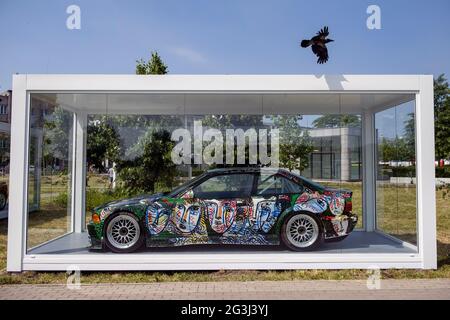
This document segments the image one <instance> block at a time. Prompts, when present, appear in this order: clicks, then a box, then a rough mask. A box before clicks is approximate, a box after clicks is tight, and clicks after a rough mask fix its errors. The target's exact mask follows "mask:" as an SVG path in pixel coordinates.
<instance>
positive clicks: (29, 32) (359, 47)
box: [0, 0, 450, 90]
mask: <svg viewBox="0 0 450 320" xmlns="http://www.w3.org/2000/svg"><path fill="white" fill-rule="evenodd" d="M71 4H76V5H78V6H80V8H81V30H68V29H67V28H66V19H67V17H68V14H67V13H66V8H67V7H68V6H69V5H71ZM370 4H376V5H378V6H380V8H381V26H382V29H381V30H368V29H367V27H366V19H367V17H368V14H367V13H366V9H367V7H368V5H370ZM449 13H450V1H448V0H428V1H406V0H390V1H381V0H372V1H365V0H354V1H351V0H340V1H326V0H321V1H298V0H297V1H294V0H292V1H288V0H285V1H283V0H281V1H263V0H241V1H237V0H227V1H225V0H223V1H213V0H193V1H175V0H169V1H167V0H165V1H138V0H134V1H133V0H128V1H106V0H90V1H84V0H70V1H65V0H59V1H57V0H40V1H23V0H0V39H1V44H2V46H1V50H0V86H1V87H0V90H6V89H9V88H10V87H11V75H12V74H13V73H16V72H18V73H134V67H135V60H136V59H138V58H141V57H142V58H146V57H148V56H149V52H150V50H158V52H159V53H160V54H161V55H162V57H163V59H164V60H165V62H166V63H167V64H168V66H169V71H170V73H173V74H186V73H192V74H214V73H218V74H250V73H254V74H277V73H279V74H311V73H312V74H321V73H328V74H338V73H347V74H350V73H387V74H391V73H399V74H411V73H419V74H434V75H437V74H440V73H446V74H447V75H448V74H449V73H450V61H449V57H450V41H449V40H448V39H449V38H450V36H449V31H450V19H449V18H448V15H449ZM324 25H328V26H329V28H330V33H331V35H330V36H331V38H333V39H335V40H336V41H335V42H334V43H332V44H331V45H330V46H329V47H330V49H329V51H330V56H331V58H330V61H329V62H328V63H327V64H325V65H317V64H316V62H315V61H316V58H315V57H314V56H313V55H312V53H311V51H310V50H306V49H302V48H300V47H299V42H300V40H301V39H303V38H306V37H310V36H312V35H314V33H315V32H317V31H318V30H319V29H320V28H321V27H323V26H324Z"/></svg>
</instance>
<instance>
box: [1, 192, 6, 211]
mask: <svg viewBox="0 0 450 320" xmlns="http://www.w3.org/2000/svg"><path fill="white" fill-rule="evenodd" d="M6 201H7V199H6V195H5V194H4V193H0V210H3V209H5V207H6Z"/></svg>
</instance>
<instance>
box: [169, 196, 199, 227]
mask: <svg viewBox="0 0 450 320" xmlns="http://www.w3.org/2000/svg"><path fill="white" fill-rule="evenodd" d="M173 211H174V220H175V221H174V223H175V225H176V227H177V228H178V230H179V231H181V232H183V233H191V232H192V231H194V229H195V227H196V226H197V224H198V222H199V220H200V216H201V212H202V208H201V206H200V205H198V204H181V203H178V204H176V205H175V207H174V209H173Z"/></svg>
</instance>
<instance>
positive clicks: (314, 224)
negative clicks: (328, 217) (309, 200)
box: [280, 212, 324, 251]
mask: <svg viewBox="0 0 450 320" xmlns="http://www.w3.org/2000/svg"><path fill="white" fill-rule="evenodd" d="M280 237H281V241H282V242H283V243H284V245H285V246H286V247H288V248H289V249H290V250H293V251H309V250H313V249H316V248H317V247H319V246H320V245H321V244H322V242H323V237H324V236H323V228H322V224H321V222H320V221H319V219H317V218H316V217H315V216H313V215H312V214H310V213H307V212H293V213H291V214H289V215H288V216H287V217H286V218H285V219H284V221H283V224H282V226H281V234H280Z"/></svg>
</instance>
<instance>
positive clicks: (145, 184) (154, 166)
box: [117, 130, 177, 193]
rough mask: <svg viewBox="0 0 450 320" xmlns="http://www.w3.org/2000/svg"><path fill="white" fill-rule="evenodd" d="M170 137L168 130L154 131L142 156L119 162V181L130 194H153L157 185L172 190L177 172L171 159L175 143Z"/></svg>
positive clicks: (145, 145)
mask: <svg viewBox="0 0 450 320" xmlns="http://www.w3.org/2000/svg"><path fill="white" fill-rule="evenodd" d="M170 136H171V134H170V132H168V131H167V130H162V131H153V132H152V133H151V134H150V137H149V138H148V139H147V141H146V143H145V144H144V149H143V152H142V155H141V156H138V157H135V158H133V159H131V160H121V161H119V162H118V165H117V169H118V175H119V179H120V180H121V181H122V182H123V183H124V187H125V189H127V190H128V191H129V192H130V193H137V192H150V193H153V192H155V191H156V186H157V184H158V186H159V188H160V189H166V190H169V189H171V188H172V186H173V181H174V178H175V176H176V174H177V172H176V166H175V164H174V163H173V162H172V159H171V150H172V148H173V147H174V142H173V141H172V140H171V137H170Z"/></svg>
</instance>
